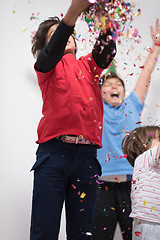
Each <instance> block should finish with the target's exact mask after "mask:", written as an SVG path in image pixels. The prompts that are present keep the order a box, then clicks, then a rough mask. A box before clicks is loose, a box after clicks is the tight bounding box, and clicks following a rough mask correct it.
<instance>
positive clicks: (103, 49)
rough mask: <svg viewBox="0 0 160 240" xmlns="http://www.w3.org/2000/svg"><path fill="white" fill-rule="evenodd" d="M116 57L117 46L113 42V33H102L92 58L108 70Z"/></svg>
mask: <svg viewBox="0 0 160 240" xmlns="http://www.w3.org/2000/svg"><path fill="white" fill-rule="evenodd" d="M115 55H116V44H115V42H114V41H113V40H112V32H111V31H110V30H108V31H107V32H106V33H105V34H104V33H103V32H101V33H100V35H99V38H98V39H97V41H96V43H95V46H94V48H93V51H92V56H93V58H94V60H95V62H96V64H97V65H98V66H99V67H100V68H103V69H105V68H107V67H108V65H109V64H110V63H111V61H112V60H113V58H114V57H115Z"/></svg>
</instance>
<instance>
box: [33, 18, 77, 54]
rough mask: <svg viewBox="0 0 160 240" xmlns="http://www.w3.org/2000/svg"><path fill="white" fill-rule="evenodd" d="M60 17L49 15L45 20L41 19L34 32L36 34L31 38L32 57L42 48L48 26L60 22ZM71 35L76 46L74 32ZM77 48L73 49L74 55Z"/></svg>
mask: <svg viewBox="0 0 160 240" xmlns="http://www.w3.org/2000/svg"><path fill="white" fill-rule="evenodd" d="M60 21H61V20H60V19H59V18H58V17H57V16H55V17H49V18H48V19H47V20H45V21H43V22H42V23H41V24H40V25H39V27H38V30H37V32H36V34H35V35H34V37H33V39H32V49H31V51H32V54H33V56H34V57H37V56H38V54H39V52H40V51H41V50H42V48H43V47H44V46H45V44H46V36H47V32H48V30H49V29H50V27H52V26H54V25H56V24H59V23H60ZM72 37H73V39H74V43H75V46H76V47H77V43H76V40H75V38H76V37H75V35H74V33H73V34H72ZM76 52H77V50H75V55H76Z"/></svg>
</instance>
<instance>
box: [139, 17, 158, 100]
mask: <svg viewBox="0 0 160 240" xmlns="http://www.w3.org/2000/svg"><path fill="white" fill-rule="evenodd" d="M151 36H152V40H153V46H152V50H151V51H150V53H149V55H148V57H147V59H146V61H145V63H144V67H143V69H142V72H141V74H140V76H139V78H138V80H137V83H136V87H135V92H136V93H137V95H138V97H139V99H140V100H141V101H142V103H144V101H145V98H146V95H147V92H148V87H149V82H150V79H151V74H152V72H153V70H154V67H155V65H156V61H157V58H158V56H159V53H160V24H159V20H158V19H157V20H156V25H155V30H154V29H153V27H152V26H151Z"/></svg>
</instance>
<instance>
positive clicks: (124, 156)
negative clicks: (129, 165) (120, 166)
mask: <svg viewBox="0 0 160 240" xmlns="http://www.w3.org/2000/svg"><path fill="white" fill-rule="evenodd" d="M119 158H127V154H125V155H123V156H120V157H119Z"/></svg>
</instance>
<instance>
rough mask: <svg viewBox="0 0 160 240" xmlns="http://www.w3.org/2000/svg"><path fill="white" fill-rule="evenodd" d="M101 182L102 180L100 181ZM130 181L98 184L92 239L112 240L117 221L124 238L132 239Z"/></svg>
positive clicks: (126, 239)
mask: <svg viewBox="0 0 160 240" xmlns="http://www.w3.org/2000/svg"><path fill="white" fill-rule="evenodd" d="M101 183H102V182H101ZM130 192H131V181H128V182H121V183H114V182H104V183H102V184H100V186H99V191H98V198H97V207H96V213H95V221H94V227H93V240H109V239H110V240H113V238H114V233H115V230H116V225H117V222H119V225H120V228H121V231H122V236H123V239H124V240H132V218H130V217H129V214H130V213H131V200H130Z"/></svg>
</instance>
